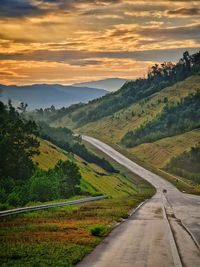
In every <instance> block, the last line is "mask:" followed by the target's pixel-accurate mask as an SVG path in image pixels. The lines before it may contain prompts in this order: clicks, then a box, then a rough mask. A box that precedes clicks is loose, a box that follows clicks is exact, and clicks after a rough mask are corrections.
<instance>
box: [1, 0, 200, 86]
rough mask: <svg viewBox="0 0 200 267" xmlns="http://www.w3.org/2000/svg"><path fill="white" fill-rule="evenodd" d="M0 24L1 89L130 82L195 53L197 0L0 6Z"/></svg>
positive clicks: (199, 37) (44, 0)
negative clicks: (117, 79)
mask: <svg viewBox="0 0 200 267" xmlns="http://www.w3.org/2000/svg"><path fill="white" fill-rule="evenodd" d="M0 23H1V27H0V59H1V61H0V75H1V83H2V84H32V83H61V84H71V83H75V82H82V81H89V80H97V79H103V78H108V77H121V78H128V79H134V78H136V77H138V76H143V75H145V74H146V72H147V68H148V66H150V65H151V64H153V63H154V62H161V61H164V60H172V61H176V60H177V59H178V58H179V57H180V56H181V54H182V52H183V51H185V50H189V51H191V53H192V52H195V51H198V50H199V48H200V2H199V1H147V0H146V1H139V0H138V1H130V0H116V1H115V0H94V1H92V0H57V1H53V0H9V1H7V0H2V1H1V10H0ZM158 52H159V53H158Z"/></svg>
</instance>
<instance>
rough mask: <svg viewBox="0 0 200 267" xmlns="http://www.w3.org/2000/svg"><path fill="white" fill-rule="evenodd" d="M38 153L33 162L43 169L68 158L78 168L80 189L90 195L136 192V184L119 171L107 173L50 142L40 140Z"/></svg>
mask: <svg viewBox="0 0 200 267" xmlns="http://www.w3.org/2000/svg"><path fill="white" fill-rule="evenodd" d="M40 152H41V153H40V154H39V155H37V156H34V162H37V164H38V166H39V167H40V168H42V169H44V170H48V169H49V168H53V167H54V166H55V165H56V163H57V162H58V161H59V160H67V159H70V160H72V161H73V162H75V163H76V164H77V165H78V167H79V168H80V173H81V175H82V180H81V189H82V191H83V192H86V193H89V194H91V195H98V194H104V195H107V196H111V197H124V196H130V195H135V194H137V188H136V185H134V183H133V181H131V180H130V178H127V177H126V176H124V175H123V174H120V173H109V172H106V171H105V170H104V169H102V168H101V167H100V166H98V165H96V164H93V163H88V162H86V161H85V160H83V159H82V158H80V157H78V156H73V155H72V154H70V153H67V152H66V151H64V150H62V149H60V148H58V147H57V146H55V145H53V144H52V143H50V142H48V141H45V140H40Z"/></svg>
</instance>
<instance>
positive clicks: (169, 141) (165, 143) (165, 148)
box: [128, 130, 200, 168]
mask: <svg viewBox="0 0 200 267" xmlns="http://www.w3.org/2000/svg"><path fill="white" fill-rule="evenodd" d="M199 140H200V130H193V131H190V132H186V133H183V134H179V135H176V136H172V137H167V138H163V139H161V140H158V141H156V142H153V143H146V144H142V145H139V146H137V147H134V148H131V149H128V151H129V152H130V153H132V154H134V155H135V156H136V157H138V158H139V159H140V160H143V161H148V162H149V163H150V164H152V165H154V166H156V167H157V168H163V167H164V166H165V165H166V164H167V163H168V162H169V161H170V160H171V159H172V158H173V157H175V156H177V155H180V154H182V153H183V152H184V151H187V150H190V148H191V147H193V146H195V145H197V144H198V143H199Z"/></svg>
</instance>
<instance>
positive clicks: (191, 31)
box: [137, 24, 200, 42]
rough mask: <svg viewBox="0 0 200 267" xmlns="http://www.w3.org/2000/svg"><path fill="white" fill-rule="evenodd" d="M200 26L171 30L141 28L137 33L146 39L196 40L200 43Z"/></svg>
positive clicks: (194, 25) (170, 28)
mask: <svg viewBox="0 0 200 267" xmlns="http://www.w3.org/2000/svg"><path fill="white" fill-rule="evenodd" d="M199 29H200V24H193V25H188V26H180V27H169V28H149V27H146V28H140V29H138V30H137V32H138V33H139V34H140V35H142V36H146V37H151V38H154V40H155V42H156V40H158V41H159V42H160V41H165V40H166V41H171V40H173V41H181V40H195V41H200V34H199Z"/></svg>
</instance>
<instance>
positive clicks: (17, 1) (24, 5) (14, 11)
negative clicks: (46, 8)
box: [0, 0, 43, 18]
mask: <svg viewBox="0 0 200 267" xmlns="http://www.w3.org/2000/svg"><path fill="white" fill-rule="evenodd" d="M42 13H43V11H42V10H41V9H40V8H39V7H37V6H36V5H33V4H32V2H31V1H29V0H1V1H0V17H5V18H6V17H8V18H10V17H14V18H15V17H26V16H33V15H40V14H42Z"/></svg>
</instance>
